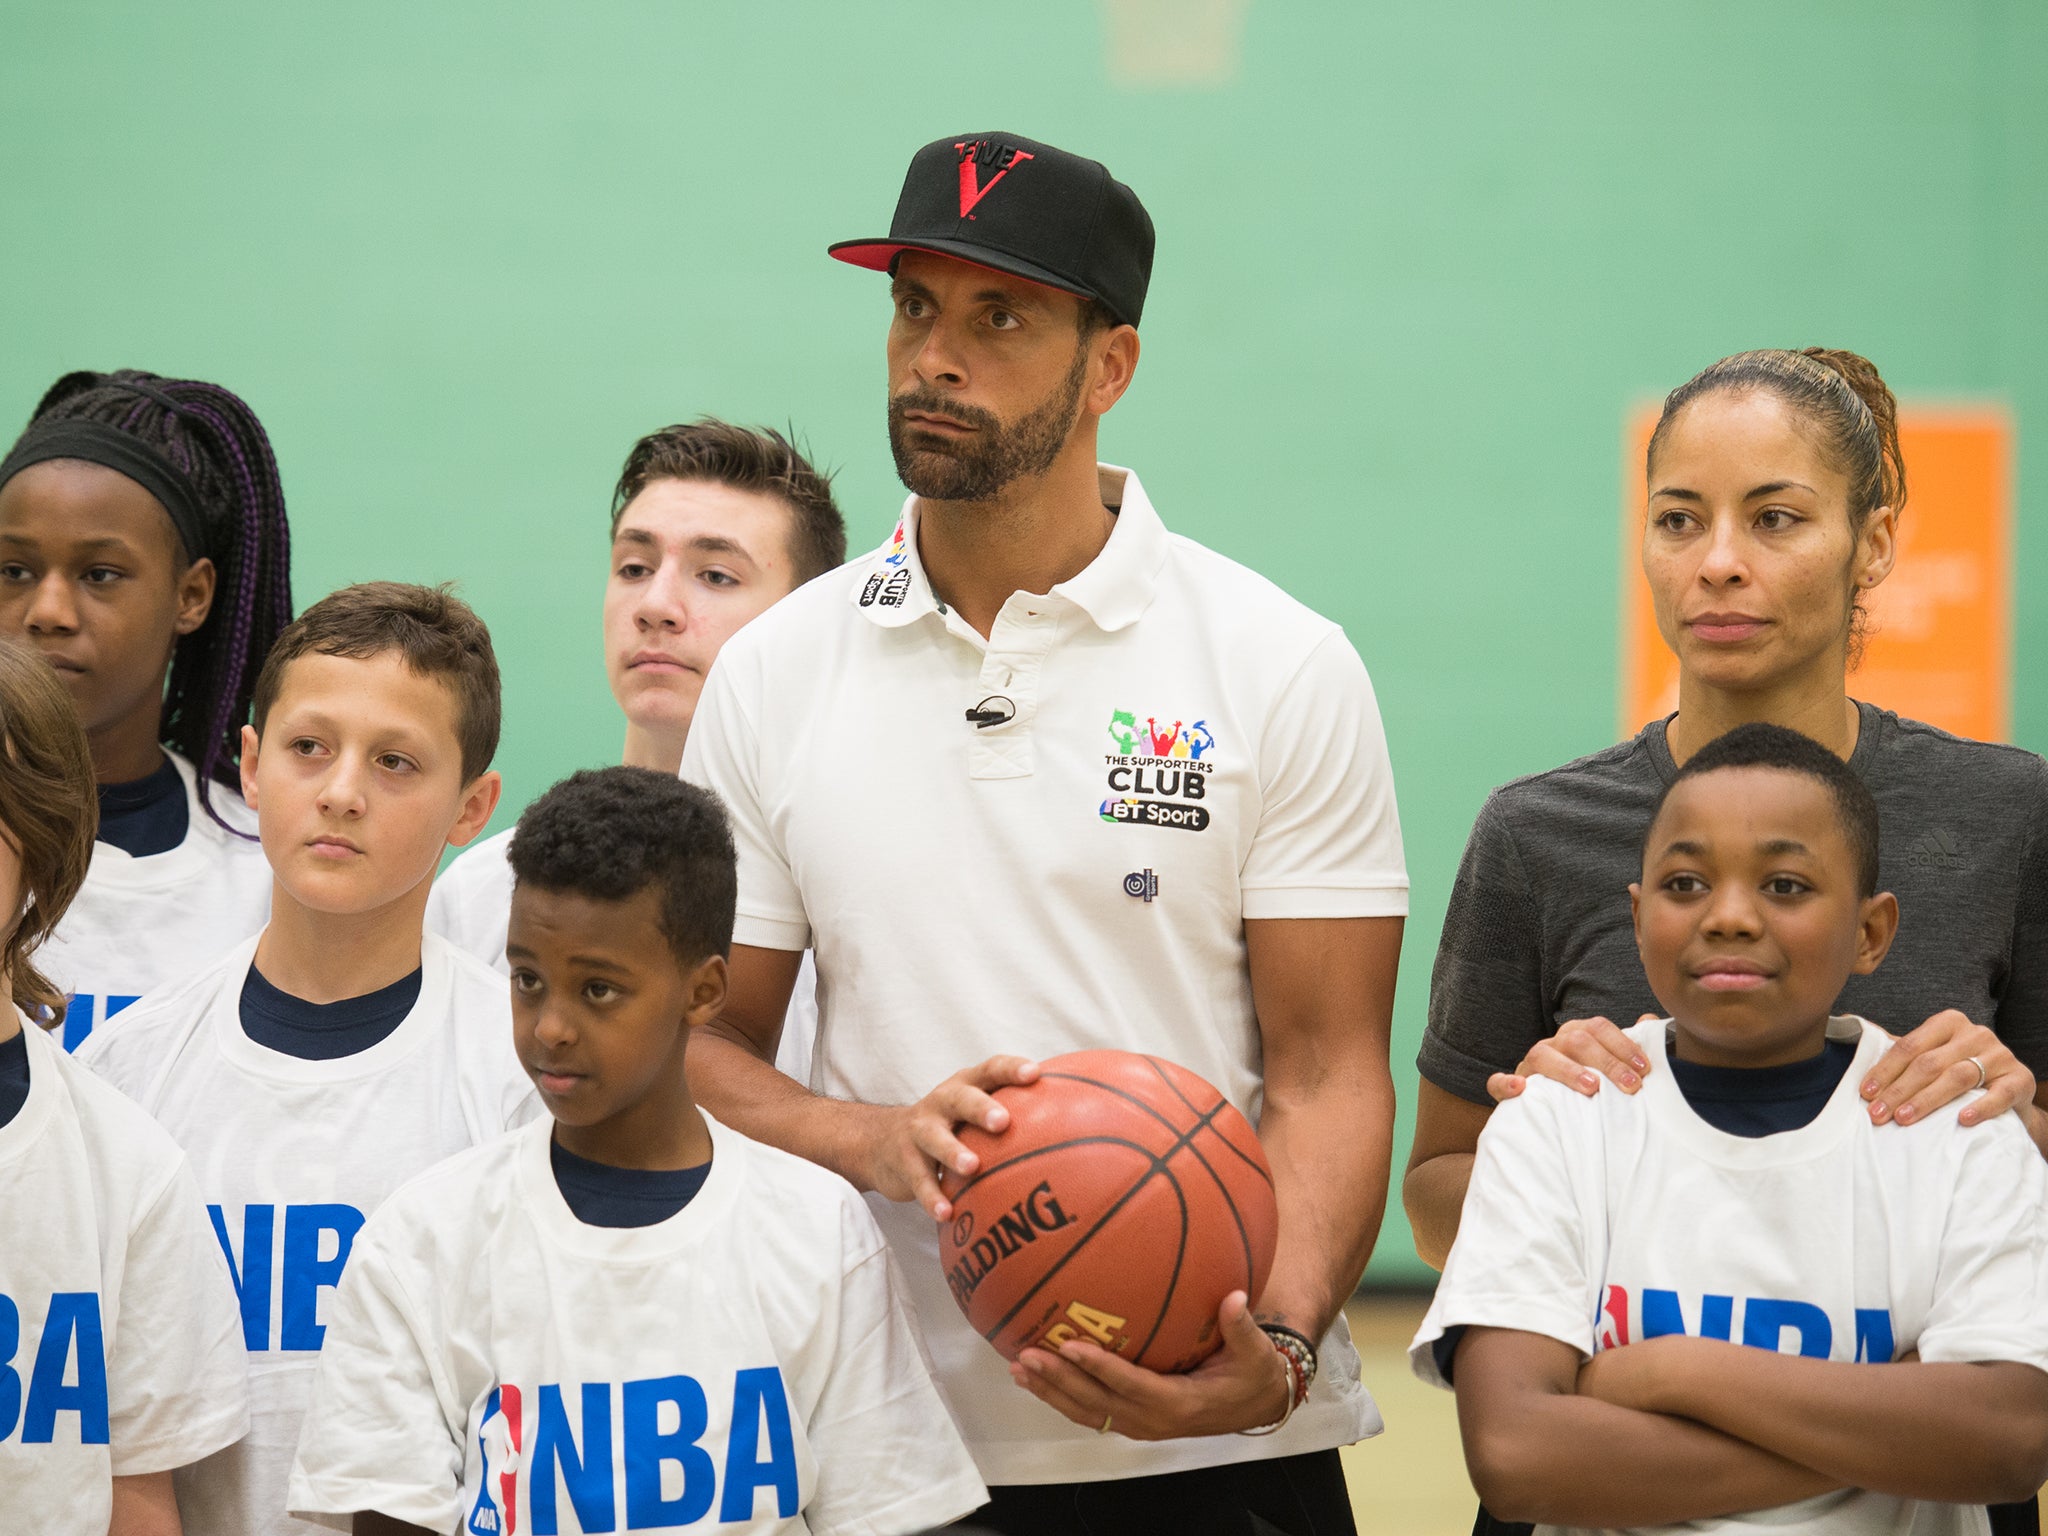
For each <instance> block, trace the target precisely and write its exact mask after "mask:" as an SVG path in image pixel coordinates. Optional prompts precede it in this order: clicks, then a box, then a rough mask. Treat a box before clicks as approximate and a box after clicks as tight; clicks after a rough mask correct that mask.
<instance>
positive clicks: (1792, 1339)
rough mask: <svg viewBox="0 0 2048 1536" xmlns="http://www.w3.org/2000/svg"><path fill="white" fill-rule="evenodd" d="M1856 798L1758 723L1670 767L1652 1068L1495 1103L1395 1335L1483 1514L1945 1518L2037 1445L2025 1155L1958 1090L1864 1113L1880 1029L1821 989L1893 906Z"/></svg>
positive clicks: (1708, 1523)
mask: <svg viewBox="0 0 2048 1536" xmlns="http://www.w3.org/2000/svg"><path fill="white" fill-rule="evenodd" d="M1877 823H1878V816H1877V806H1876V803H1875V802H1874V801H1873V800H1872V799H1871V796H1870V791H1869V790H1868V789H1867V788H1866V787H1865V786H1864V784H1863V782H1862V780H1861V779H1859V778H1858V777H1857V776H1856V775H1855V773H1853V772H1852V771H1851V770H1850V769H1849V767H1848V766H1847V765H1846V764H1845V763H1843V762H1842V760H1841V759H1840V758H1838V757H1836V756H1835V755H1834V754H1833V753H1831V752H1829V751H1828V750H1827V749H1826V748H1824V747H1822V746H1820V745H1819V744H1818V743H1816V742H1813V741H1811V740H1809V739H1808V738H1806V737H1804V736H1801V735H1799V734H1798V733H1797V732H1794V731H1789V730H1786V729H1784V728H1782V727H1779V726H1772V725H1746V726H1742V727H1739V728H1737V729H1736V730H1734V731H1731V732H1729V733H1728V734H1727V735H1726V736H1723V737H1721V738H1720V739H1718V740H1717V741H1715V742H1712V743H1710V744H1709V745H1707V746H1706V747H1704V748H1702V749H1701V750H1700V751H1699V752H1698V753H1696V754H1695V755H1694V756H1693V757H1692V758H1691V759H1689V760H1688V761H1687V763H1686V764H1685V766H1684V767H1683V768H1681V769H1680V770H1679V772H1678V773H1677V775H1676V776H1675V777H1674V779H1673V780H1672V783H1671V784H1670V786H1669V788H1668V789H1667V790H1666V792H1665V796H1664V800H1663V803H1662V805H1661V806H1660V807H1659V809H1658V811H1657V813H1656V815H1655V817H1654V818H1653V819H1652V821H1651V824H1650V829H1649V833H1648V836H1647V839H1646V844H1645V847H1644V850H1643V861H1642V879H1641V882H1640V884H1637V885H1634V886H1631V887H1630V896H1631V899H1632V901H1633V903H1634V911H1635V928H1636V941H1637V947H1638V948H1639V950H1640V951H1641V954H1642V959H1643V968H1644V971H1645V973H1646V974H1647V975H1648V977H1649V980H1650V985H1651V988H1652V990H1653V991H1654V992H1655V993H1656V996H1657V998H1658V1000H1659V1001H1660V1002H1661V1003H1662V1004H1663V1005H1664V1007H1665V1008H1667V1009H1668V1010H1669V1011H1670V1014H1671V1017H1669V1018H1668V1019H1654V1020H1647V1021H1645V1022H1643V1023H1640V1024H1637V1025H1636V1026H1635V1027H1634V1028H1633V1029H1631V1030H1629V1031H1628V1033H1629V1034H1631V1035H1632V1036H1634V1038H1635V1039H1636V1041H1637V1042H1638V1044H1639V1045H1640V1046H1641V1048H1642V1050H1643V1053H1644V1054H1645V1055H1646V1056H1647V1057H1649V1059H1650V1061H1651V1064H1652V1066H1653V1067H1655V1068H1657V1069H1658V1070H1656V1071H1654V1072H1652V1073H1649V1074H1647V1075H1646V1076H1645V1079H1644V1087H1643V1091H1642V1092H1641V1093H1639V1094H1635V1095H1626V1094H1621V1093H1616V1092H1610V1091H1603V1092H1601V1093H1598V1094H1596V1095H1594V1096H1593V1097H1591V1098H1584V1097H1581V1096H1580V1095H1578V1094H1576V1093H1574V1092H1572V1091H1571V1090H1570V1089H1568V1088H1565V1087H1562V1086H1560V1085H1558V1084H1556V1083H1552V1082H1550V1081H1548V1080H1547V1079H1535V1080H1532V1081H1531V1083H1530V1085H1529V1090H1528V1092H1527V1093H1525V1094H1524V1095H1523V1096H1522V1097H1521V1098H1519V1099H1515V1100H1511V1101H1509V1102H1508V1103H1506V1104H1504V1105H1502V1106H1501V1108H1500V1109H1499V1110H1498V1111H1496V1112H1495V1114H1494V1116H1493V1119H1492V1121H1491V1122H1489V1124H1488V1126H1487V1129H1486V1131H1485V1133H1484V1134H1483V1135H1482V1136H1481V1138H1480V1141H1479V1152H1478V1159H1477V1163H1476V1165H1475V1167H1474V1170H1473V1176H1472V1184H1471V1189H1470V1192H1469V1193H1468V1194H1467V1196H1466V1199H1465V1208H1464V1215H1463V1218H1462V1221H1461V1224H1460V1227H1459V1231H1458V1239H1457V1243H1456V1245H1455V1246H1454V1247H1453V1248H1452V1250H1451V1255H1450V1259H1449V1262H1448V1263H1447V1264H1446V1266H1445V1269H1444V1276H1443V1280H1442V1283H1441V1284H1440V1285H1439V1286H1438V1288H1437V1292H1436V1299H1435V1301H1434V1302H1433V1303H1432V1305H1431V1307H1430V1312H1429V1316H1428V1317H1427V1318H1426V1319H1425V1320H1424V1323H1423V1326H1422V1330H1421V1332H1420V1333H1419V1334H1417V1336H1416V1339H1415V1344H1414V1346H1413V1350H1412V1359H1413V1362H1414V1365H1415V1369H1416V1371H1417V1373H1418V1374H1419V1375H1421V1376H1423V1377H1424V1378H1425V1379H1428V1380H1432V1381H1435V1382H1437V1383H1438V1384H1439V1385H1450V1384H1451V1383H1452V1381H1453V1379H1455V1383H1456V1390H1457V1394H1458V1417H1459V1424H1460V1427H1461V1429H1462V1431H1463V1434H1464V1440H1465V1458H1466V1463H1467V1465H1468V1466H1469V1467H1470V1469H1471V1472H1472V1481H1473V1484H1474V1486H1475V1487H1477V1489H1478V1490H1479V1493H1480V1496H1481V1497H1482V1498H1483V1499H1484V1500H1485V1501H1486V1505H1487V1508H1488V1510H1489V1511H1490V1512H1491V1513H1492V1514H1493V1515H1494V1516H1495V1517H1497V1518H1499V1519H1506V1520H1526V1521H1533V1522H1536V1523H1537V1525H1538V1528H1539V1529H1540V1530H1559V1529H1562V1528H1567V1527H1569V1528H1571V1529H1573V1530H1583V1529H1587V1528H1600V1529H1613V1528H1619V1527H1628V1528H1631V1529H1637V1528H1650V1529H1667V1528H1669V1529H1676V1528H1678V1527H1680V1526H1681V1525H1682V1526H1683V1528H1684V1529H1685V1530H1687V1531H1692V1532H1708V1531H1743V1530H1751V1529H1762V1528H1766V1527H1767V1528H1769V1529H1770V1530H1771V1531H1773V1532H1785V1531H1795V1530H1796V1531H1802V1532H1851V1531H1856V1532H1864V1531H1869V1532H1877V1531H1885V1532H1906V1531H1911V1532H1913V1533H1914V1536H1950V1533H1954V1536H1960V1533H1965V1532H1983V1531H1985V1530H1987V1529H1988V1528H1989V1527H1988V1525H1987V1520H1986V1514H1985V1510H1984V1509H1983V1507H1982V1506H1983V1505H1985V1504H1986V1503H1998V1502H2003V1501H2008V1500H2017V1499H2023V1498H2029V1497H2031V1496H2032V1494H2033V1491H2034V1489H2036V1488H2037V1487H2039V1486H2040V1484H2041V1482H2042V1479H2043V1477H2044V1476H2048V1227H2044V1213H2043V1197H2044V1195H2048V1168H2044V1166H2043V1164H2042V1161H2041V1158H2040V1156H2039V1155H2038V1154H2037V1153H2036V1152H2035V1150H2034V1147H2033V1144H2032V1143H2031V1142H2030V1141H2029V1140H2028V1138H2027V1134H2026V1132H2025V1130H2024V1129H2023V1128H2022V1127H2021V1124H2020V1122H2019V1119H2018V1118H2017V1117H2016V1116H2012V1115H2004V1116H2000V1117H1998V1118H1997V1119H1994V1120H1990V1121H1987V1122H1985V1123H1984V1124H1982V1125H1976V1126H1963V1125H1961V1124H1959V1123H1958V1121H1957V1118H1956V1116H1957V1113H1958V1112H1959V1111H1960V1110H1961V1109H1962V1107H1963V1106H1964V1105H1965V1104H1967V1103H1969V1102H1970V1100H1971V1098H1972V1097H1974V1095H1972V1096H1966V1097H1965V1098H1963V1099H1961V1100H1958V1101H1957V1102H1955V1103H1954V1104H1951V1105H1950V1106H1948V1107H1947V1108H1946V1109H1944V1110H1941V1111H1939V1112H1938V1113H1936V1114H1935V1115H1933V1116H1931V1117H1930V1119H1929V1121H1928V1122H1927V1124H1926V1125H1925V1126H1924V1127H1921V1128H1918V1129H1915V1130H1913V1131H1911V1132H1910V1133H1906V1132H1901V1131H1900V1130H1899V1129H1898V1128H1897V1127H1895V1126H1890V1125H1886V1126H1877V1125H1873V1124H1872V1123H1871V1121H1870V1118H1869V1116H1868V1115H1867V1114H1865V1113H1864V1111H1863V1106H1862V1103H1861V1101H1860V1100H1859V1098H1858V1097H1857V1091H1856V1090H1857V1085H1858V1083H1859V1082H1860V1081H1861V1079H1862V1076H1863V1074H1864V1073H1865V1072H1866V1071H1868V1069H1869V1067H1870V1065H1871V1064H1872V1063H1873V1062H1875V1061H1876V1059H1877V1058H1878V1056H1880V1055H1882V1054H1883V1052H1884V1051H1885V1050H1886V1048H1887V1047H1888V1046H1889V1045H1890V1044H1891V1038H1890V1036H1888V1035H1887V1034H1886V1033H1885V1032H1884V1031H1883V1030H1882V1029H1880V1028H1879V1027H1878V1026H1877V1025H1875V1024H1872V1023H1869V1022H1867V1021H1865V1020H1862V1019H1858V1018H1853V1017H1847V1016H1843V1017H1830V1016H1829V1008H1830V1006H1831V1004H1832V1003H1833V1002H1834V1000H1835V998H1836V997H1837V996H1839V995H1840V993H1841V989H1842V984H1843V982H1844V981H1846V980H1847V979H1848V977H1849V976H1850V975H1851V974H1866V973H1868V972H1870V971H1872V970H1875V969H1876V967H1877V966H1878V964H1879V963H1880V962H1881V961H1882V960H1883V958H1884V955H1885V952H1886V950H1887V949H1888V948H1889V946H1890V944H1891V940H1892V935H1893V934H1894V932H1895V931H1896V929H1897V924H1898V919H1899V909H1898V903H1897V901H1896V899H1895V898H1894V897H1893V896H1892V895H1891V894H1890V893H1888V892H1881V891H1879V890H1878V852H1877V848H1878V843H1877ZM1667 1064H1668V1065H1669V1067H1670V1070H1669V1071H1665V1070H1662V1069H1663V1068H1664V1067H1665V1066H1666V1065H1667ZM1454 1372H1455V1377H1454ZM1745 1511H1751V1512H1755V1513H1751V1514H1745V1513H1743V1512H1745Z"/></svg>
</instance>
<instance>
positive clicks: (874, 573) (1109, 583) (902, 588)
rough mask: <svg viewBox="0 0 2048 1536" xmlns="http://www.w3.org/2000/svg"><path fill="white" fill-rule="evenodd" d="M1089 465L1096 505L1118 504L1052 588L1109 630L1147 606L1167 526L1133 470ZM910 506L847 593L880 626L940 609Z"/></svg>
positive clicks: (913, 503) (908, 502) (912, 502)
mask: <svg viewBox="0 0 2048 1536" xmlns="http://www.w3.org/2000/svg"><path fill="white" fill-rule="evenodd" d="M1095 468H1096V475H1097V477H1098V479H1099V482H1100V485H1101V495H1102V501H1103V505H1105V506H1110V507H1116V508H1118V512H1117V519H1116V526H1115V527H1114V528H1112V529H1111V530H1110V534H1109V542H1108V543H1106V544H1104V545H1103V546H1102V551H1101V553H1100V554H1098V555H1096V557H1095V558H1094V559H1093V560H1091V561H1089V563H1088V565H1087V568H1086V569H1084V570H1083V571H1082V572H1081V573H1080V574H1079V575H1078V576H1075V577H1074V578H1073V579H1072V580H1070V581H1063V582H1061V583H1060V584H1059V585H1057V586H1056V587H1054V588H1053V589H1052V595H1053V596H1055V597H1061V598H1065V599H1066V600H1067V601H1068V602H1070V603H1072V604H1073V605H1074V606H1075V607H1076V608H1078V609H1080V610H1081V611H1082V612H1083V613H1085V614H1087V615H1088V617H1089V618H1090V619H1092V620H1093V621H1094V622H1095V625H1096V627H1097V628H1098V629H1102V630H1106V631H1115V630H1119V629H1125V628H1128V627H1129V626H1130V625H1132V624H1135V623H1137V622H1138V620H1139V619H1140V618H1142V617H1143V616H1144V613H1145V610H1146V609H1147V608H1149V607H1151V606H1152V598H1153V596H1154V594H1155V593H1156V592H1157V591H1158V587H1159V573H1160V571H1161V570H1162V569H1163V568H1164V567H1165V565H1166V556H1167V535H1166V525H1165V524H1164V523H1162V522H1160V520H1159V514H1158V513H1157V512H1156V511H1154V510H1153V507H1152V501H1151V498H1150V497H1148V496H1147V495H1146V494H1145V488H1144V486H1142V485H1140V484H1139V483H1138V477H1137V475H1135V474H1134V473H1132V472H1131V471H1130V470H1128V469H1122V468H1119V467H1117V466H1116V465H1114V464H1098V465H1096V467H1095ZM917 512H918V507H917V498H916V497H915V496H911V497H908V498H906V499H905V501H904V503H903V515H902V516H901V517H900V518H898V519H897V523H896V530H895V532H894V533H892V534H891V535H890V536H889V541H888V542H887V543H886V544H884V545H883V546H882V547H881V548H880V549H878V550H876V551H875V552H874V554H873V555H871V556H870V557H869V560H868V572H867V575H866V577H865V579H863V580H862V582H861V583H860V585H859V586H857V587H854V588H852V589H851V590H850V591H849V593H848V599H849V601H851V602H852V603H853V605H854V606H855V607H856V608H858V609H860V610H861V612H862V613H864V614H865V615H866V616H867V617H868V618H869V619H870V620H872V621H873V622H874V623H876V624H879V625H881V626H882V627H883V628H885V629H898V628H901V627H902V626H903V625H905V624H909V623H911V622H912V621H914V620H917V619H921V618H923V617H924V616H925V615H926V614H929V613H938V612H940V611H941V610H940V607H939V601H938V598H937V597H936V596H935V595H934V594H933V592H932V586H931V582H930V580H929V579H927V577H926V576H925V573H924V564H923V562H922V561H921V560H920V559H919V557H918V552H917Z"/></svg>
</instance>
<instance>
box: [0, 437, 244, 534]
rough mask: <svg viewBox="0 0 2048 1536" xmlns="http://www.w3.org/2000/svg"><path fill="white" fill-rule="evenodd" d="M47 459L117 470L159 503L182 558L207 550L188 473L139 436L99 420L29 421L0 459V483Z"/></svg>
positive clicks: (195, 495)
mask: <svg viewBox="0 0 2048 1536" xmlns="http://www.w3.org/2000/svg"><path fill="white" fill-rule="evenodd" d="M48 459H83V460H85V462H86V463H88V464H99V465H103V466H104V467H106V468H108V469H112V470H118V471H119V472H120V473H122V474H124V475H126V476H127V477H128V478H129V479H130V480H133V481H134V482H135V483H136V484H137V485H139V486H141V487H142V488H143V489H144V490H145V491H147V492H149V494H150V495H152V496H154V497H155V498H156V499H157V500H158V501H160V502H161V503H163V509H164V511H166V512H168V513H169V514H170V517H171V526H172V527H173V528H175V529H177V530H178V537H179V538H180V539H182V540H184V541H185V554H186V556H187V558H189V559H193V560H197V559H199V558H200V557H201V556H203V555H205V554H207V553H208V544H207V539H206V520H205V518H204V517H203V516H202V515H201V513H200V504H199V496H198V493H197V492H196V491H194V490H193V488H192V477H191V476H189V475H187V474H186V473H185V471H184V470H182V469H180V468H178V466H177V465H176V464H173V463H172V462H171V461H170V460H169V459H168V458H167V457H165V456H164V454H163V453H161V452H160V451H158V450H157V449H155V448H153V447H151V446H150V445H149V444H148V443H145V442H144V441H143V440H142V439H141V438H139V437H131V436H130V435H129V434H128V433H126V432H123V431H122V430H121V429H120V428H119V427H110V426H108V425H107V424H106V423H105V422H103V421H37V422H31V423H30V424H29V429H28V430H27V431H26V432H24V433H22V434H21V441H20V442H18V443H16V444H15V445H14V448H13V450H12V451H11V452H10V453H9V454H8V455H7V457H6V458H4V459H0V485H5V484H6V483H7V482H8V481H9V480H12V479H13V478H14V477H15V476H16V475H18V474H20V473H21V472H22V471H23V470H24V469H27V468H28V467H29V466H30V465H31V464H41V463H43V462H44V461H46V460H48Z"/></svg>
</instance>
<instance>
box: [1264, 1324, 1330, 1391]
mask: <svg viewBox="0 0 2048 1536" xmlns="http://www.w3.org/2000/svg"><path fill="white" fill-rule="evenodd" d="M1259 1328H1260V1330H1261V1331H1262V1332H1264V1334H1265V1335H1266V1337H1267V1338H1269V1339H1271V1340H1272V1341H1273V1347H1274V1348H1275V1349H1277V1350H1279V1351H1280V1353H1281V1354H1282V1355H1283V1356H1285V1357H1286V1359H1287V1363H1288V1364H1289V1365H1290V1366H1292V1367H1293V1371H1294V1379H1295V1392H1294V1401H1295V1403H1296V1405H1297V1406H1299V1405H1300V1404H1301V1403H1302V1402H1303V1401H1305V1400H1306V1399H1307V1397H1308V1389H1309V1386H1310V1384H1311V1383H1313V1382H1314V1381H1315V1379H1316V1366H1317V1364H1318V1361H1317V1359H1316V1346H1315V1343H1314V1341H1313V1340H1311V1339H1310V1338H1309V1336H1308V1335H1307V1334H1305V1333H1301V1332H1299V1331H1297V1330H1296V1329H1293V1328H1290V1327H1288V1326H1287V1325H1286V1324H1285V1323H1261V1324H1259Z"/></svg>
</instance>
